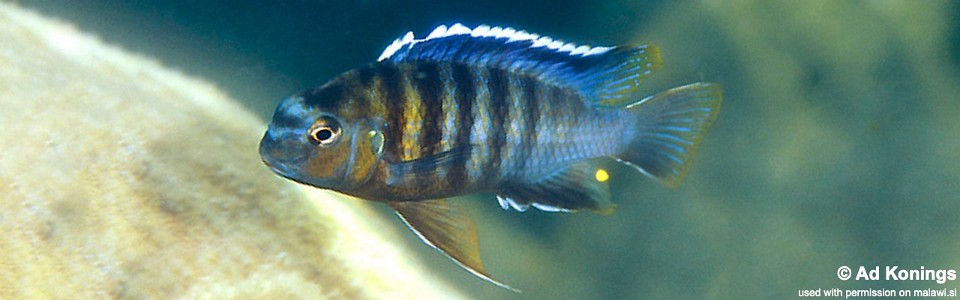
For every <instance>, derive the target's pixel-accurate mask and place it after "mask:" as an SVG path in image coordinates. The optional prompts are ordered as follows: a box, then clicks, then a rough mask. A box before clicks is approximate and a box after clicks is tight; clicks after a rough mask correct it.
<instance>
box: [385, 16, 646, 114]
mask: <svg viewBox="0 0 960 300" xmlns="http://www.w3.org/2000/svg"><path fill="white" fill-rule="evenodd" d="M377 61H378V62H383V61H388V62H393V63H402V62H418V61H429V62H455V63H464V64H470V65H474V66H485V67H496V68H502V69H507V70H510V71H514V72H524V73H528V74H531V75H534V76H537V77H538V78H539V79H540V80H542V81H544V82H546V83H551V84H556V85H560V86H566V87H570V88H572V89H574V90H577V91H579V92H580V93H582V94H583V96H584V101H587V103H588V104H590V105H592V106H597V107H622V106H626V105H628V104H631V103H633V102H635V99H636V97H634V95H633V93H634V92H635V91H636V89H637V87H638V86H639V85H640V83H641V82H642V81H643V79H645V78H646V77H647V76H649V75H650V73H652V72H653V71H654V70H656V69H658V68H659V67H660V63H661V62H660V52H659V50H658V49H657V48H656V47H654V46H632V47H631V46H617V47H590V46H577V45H574V44H572V43H564V42H562V41H559V40H554V39H552V38H549V37H545V36H540V35H536V34H532V33H527V32H526V31H522V30H521V31H517V30H515V29H512V28H501V27H492V28H491V27H489V26H486V25H481V26H477V27H476V28H473V29H470V28H468V27H466V26H463V25H461V24H459V23H457V24H454V25H453V26H450V27H449V28H448V27H447V26H445V25H441V26H439V27H437V28H436V29H434V30H433V31H432V32H431V33H430V34H429V35H427V37H425V38H422V39H417V38H416V37H415V36H414V34H413V32H407V34H405V35H404V36H403V37H401V38H399V39H397V40H395V41H394V42H393V43H392V44H390V45H389V46H387V48H386V49H384V50H383V54H381V55H380V58H378V59H377Z"/></svg>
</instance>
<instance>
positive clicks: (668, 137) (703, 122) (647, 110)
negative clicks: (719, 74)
mask: <svg viewBox="0 0 960 300" xmlns="http://www.w3.org/2000/svg"><path fill="white" fill-rule="evenodd" d="M721 98H722V91H721V89H720V86H719V85H717V84H711V83H693V84H689V85H685V86H681V87H677V88H673V89H670V90H668V91H666V92H662V93H660V94H657V95H654V96H651V97H647V98H645V99H643V100H640V101H639V102H637V103H634V104H631V105H630V106H627V109H628V110H630V111H631V112H633V113H634V114H636V116H637V125H636V126H637V127H636V134H635V135H634V136H633V138H632V140H630V142H629V143H628V144H627V145H626V147H624V149H623V150H622V152H621V153H620V155H619V157H617V158H618V159H619V160H620V161H622V162H626V163H627V164H629V165H632V166H634V167H636V168H638V169H639V170H640V172H643V173H644V174H647V175H648V176H650V177H653V178H656V179H657V180H658V181H660V182H661V183H662V184H664V185H666V186H668V187H676V186H678V185H680V182H682V181H683V178H684V177H685V176H686V175H687V171H688V170H689V169H690V164H691V162H692V160H693V157H694V154H695V153H696V150H697V146H698V145H699V144H700V140H702V139H703V137H704V135H706V133H707V129H709V128H710V125H712V124H713V121H714V120H715V119H716V118H717V112H719V111H720V102H721Z"/></svg>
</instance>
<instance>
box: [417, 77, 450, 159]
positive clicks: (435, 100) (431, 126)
mask: <svg viewBox="0 0 960 300" xmlns="http://www.w3.org/2000/svg"><path fill="white" fill-rule="evenodd" d="M416 72H417V73H416V76H414V79H413V80H414V85H415V86H416V89H417V94H418V95H420V101H421V107H422V108H423V112H424V113H423V128H422V129H421V131H420V141H419V143H420V150H421V152H420V157H425V156H432V155H434V154H436V152H439V149H440V138H441V137H443V124H441V122H440V118H441V116H442V115H443V103H442V101H443V100H442V99H441V98H440V97H441V95H443V91H442V89H443V82H441V78H440V70H439V67H438V66H437V64H436V63H419V64H417V68H416Z"/></svg>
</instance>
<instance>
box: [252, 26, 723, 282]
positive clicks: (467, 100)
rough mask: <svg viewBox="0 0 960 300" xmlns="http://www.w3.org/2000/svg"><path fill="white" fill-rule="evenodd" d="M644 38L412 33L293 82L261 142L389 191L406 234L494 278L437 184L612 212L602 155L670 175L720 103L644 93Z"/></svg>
mask: <svg viewBox="0 0 960 300" xmlns="http://www.w3.org/2000/svg"><path fill="white" fill-rule="evenodd" d="M660 64H661V60H660V55H659V50H658V49H657V48H656V47H654V46H646V45H640V46H616V47H590V46H580V45H574V44H572V43H564V42H561V41H558V40H554V39H552V38H548V37H544V36H540V35H536V34H531V33H527V32H525V31H522V30H520V31H518V30H514V29H511V28H502V27H489V26H483V25H481V26H477V27H475V28H468V27H466V26H463V25H461V24H454V25H452V26H449V27H447V26H439V27H437V28H436V29H434V30H433V31H432V32H431V33H430V34H429V35H427V37H425V38H421V39H418V38H416V36H415V35H414V34H413V33H407V34H405V35H403V36H402V37H401V38H399V39H397V40H396V41H394V42H393V43H391V44H390V45H389V46H387V48H386V49H384V51H383V53H382V54H381V55H380V57H379V58H378V59H377V61H376V62H375V63H371V64H368V65H366V66H362V67H360V68H356V69H353V70H350V71H347V72H345V73H343V74H341V75H339V76H337V77H335V78H333V79H331V80H330V81H328V82H327V83H325V84H323V85H321V86H319V87H317V88H313V89H309V90H306V91H303V92H300V93H297V94H294V95H292V96H290V97H288V98H287V99H284V100H283V101H282V102H281V103H280V104H279V105H278V107H277V110H276V111H275V113H274V117H273V119H272V121H271V124H270V127H269V128H268V129H267V132H266V133H265V134H264V137H263V139H262V140H261V142H260V156H261V158H262V160H263V162H264V163H265V164H266V165H267V166H268V167H270V168H271V169H272V170H273V171H274V172H276V173H277V174H279V175H280V176H283V177H285V178H288V179H291V180H294V181H296V182H298V183H303V184H306V185H310V186H313V187H317V188H322V189H330V190H334V191H337V192H340V193H344V194H348V195H351V196H355V197H358V198H362V199H366V200H372V201H379V202H384V203H386V204H388V205H390V206H391V207H392V208H393V209H394V210H395V211H396V212H397V214H398V215H400V217H401V218H402V219H403V220H404V222H406V223H407V225H408V226H409V227H410V228H411V229H413V231H414V232H416V233H417V235H418V236H419V237H420V238H421V239H423V240H424V242H426V243H427V244H429V245H430V246H432V247H434V248H436V249H438V250H440V251H441V252H443V253H444V254H446V255H447V256H449V257H450V258H451V259H453V260H454V261H456V262H457V263H458V264H459V265H460V266H462V267H463V268H464V269H466V270H467V271H469V272H471V273H473V274H475V275H477V276H479V277H481V278H483V279H485V280H487V281H489V282H492V283H494V284H496V285H498V286H501V287H504V288H508V289H512V288H511V287H509V286H507V285H506V284H503V283H502V282H500V281H498V280H496V279H493V278H492V277H491V276H490V275H489V274H488V273H487V272H486V270H485V268H484V266H483V262H482V260H481V259H480V254H479V246H478V244H479V240H478V237H477V233H476V225H475V224H474V223H473V221H472V220H471V219H470V218H469V216H468V215H467V214H465V213H463V212H462V211H461V210H460V209H459V208H458V206H456V205H453V204H452V203H450V202H449V201H447V199H448V198H451V197H456V196H461V195H469V194H475V193H493V194H496V196H497V197H496V198H497V200H498V203H499V205H500V206H501V207H503V208H504V209H508V210H511V209H512V210H518V211H525V210H527V209H528V208H529V207H535V208H538V209H540V210H544V211H549V212H568V211H577V210H590V211H595V212H598V213H601V214H608V213H611V212H612V211H613V208H614V204H613V202H612V201H611V193H610V191H609V187H608V183H607V180H608V179H609V177H610V176H609V175H610V174H609V173H608V172H607V171H606V170H603V169H602V168H601V167H599V164H598V162H599V161H601V160H604V159H606V160H616V161H619V162H622V163H625V164H627V165H629V166H632V167H633V168H635V169H636V170H638V171H640V172H642V173H643V174H645V175H648V176H650V177H652V178H654V179H656V180H657V181H658V182H660V183H663V184H664V185H666V186H669V187H673V186H676V185H678V184H679V183H680V182H681V181H682V180H683V178H684V177H685V175H686V174H687V172H688V170H689V169H690V165H691V163H690V162H691V161H692V160H693V156H694V154H695V152H696V148H697V146H698V144H699V143H700V141H701V140H702V139H703V136H704V135H705V133H706V131H707V129H708V128H709V127H710V125H711V124H712V123H713V121H714V120H715V118H716V115H717V112H718V111H719V107H720V102H721V98H722V95H721V90H720V87H719V86H718V85H716V84H710V83H693V84H688V85H684V86H680V87H676V88H673V89H670V90H667V91H664V92H661V93H658V94H655V95H653V96H648V97H645V98H639V97H638V96H639V95H638V87H639V86H640V85H641V84H642V83H643V82H644V81H645V80H646V79H647V77H648V76H650V74H652V71H654V70H655V69H657V68H659V67H660Z"/></svg>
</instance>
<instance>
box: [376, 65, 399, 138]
mask: <svg viewBox="0 0 960 300" xmlns="http://www.w3.org/2000/svg"><path fill="white" fill-rule="evenodd" d="M376 73H377V74H378V75H379V76H380V77H381V78H383V79H382V80H381V85H380V86H381V87H382V88H383V93H381V94H382V95H384V96H383V98H384V99H383V101H384V104H385V105H384V106H385V107H386V120H387V128H386V129H385V130H384V131H385V132H384V134H383V137H384V145H383V148H384V151H387V153H389V154H390V155H395V156H399V155H401V154H402V153H403V144H402V143H401V141H402V140H403V128H404V126H403V125H404V122H405V120H404V116H403V115H404V114H403V107H404V104H405V103H404V102H406V97H404V96H403V86H402V84H403V78H401V77H400V76H401V74H400V70H399V68H398V67H397V66H396V65H393V64H380V65H377V69H376Z"/></svg>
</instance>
